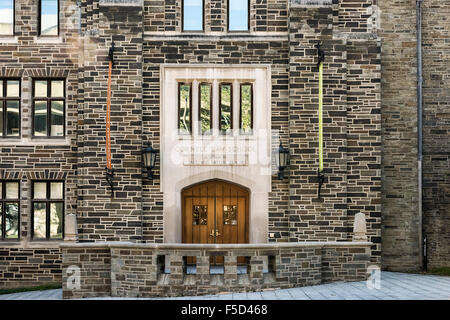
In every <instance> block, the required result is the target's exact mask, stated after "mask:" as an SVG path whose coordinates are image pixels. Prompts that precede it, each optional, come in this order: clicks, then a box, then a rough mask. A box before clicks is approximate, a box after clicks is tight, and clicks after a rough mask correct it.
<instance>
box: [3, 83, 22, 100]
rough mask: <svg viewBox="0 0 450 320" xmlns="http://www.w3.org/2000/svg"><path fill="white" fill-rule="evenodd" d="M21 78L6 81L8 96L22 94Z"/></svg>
mask: <svg viewBox="0 0 450 320" xmlns="http://www.w3.org/2000/svg"><path fill="white" fill-rule="evenodd" d="M19 87H20V85H19V80H8V81H6V96H7V97H18V96H20V89H19Z"/></svg>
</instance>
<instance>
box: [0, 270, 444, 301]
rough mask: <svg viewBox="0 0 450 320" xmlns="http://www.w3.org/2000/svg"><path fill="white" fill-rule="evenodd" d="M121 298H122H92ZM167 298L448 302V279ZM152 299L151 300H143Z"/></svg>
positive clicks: (16, 296)
mask: <svg viewBox="0 0 450 320" xmlns="http://www.w3.org/2000/svg"><path fill="white" fill-rule="evenodd" d="M61 299H62V291H61V289H56V290H45V291H31V292H23V293H13V294H5V295H0V300H61ZM98 299H102V300H103V299H108V300H110V299H113V300H115V299H118V300H119V299H120V300H122V299H124V298H111V297H105V298H96V299H95V300H98ZM170 299H181V300H185V299H189V300H190V299H195V300H199V299H201V300H280V299H281V300H450V277H441V276H432V275H419V274H407V273H397V272H381V281H380V288H379V289H369V288H367V285H366V282H365V281H361V282H335V283H329V284H322V285H317V286H310V287H302V288H294V289H283V290H271V291H263V292H248V293H231V294H220V295H208V296H201V297H180V298H170ZM147 300H153V299H147Z"/></svg>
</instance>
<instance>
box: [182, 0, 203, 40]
mask: <svg viewBox="0 0 450 320" xmlns="http://www.w3.org/2000/svg"><path fill="white" fill-rule="evenodd" d="M181 32H198V33H202V32H205V0H202V30H186V29H184V0H181Z"/></svg>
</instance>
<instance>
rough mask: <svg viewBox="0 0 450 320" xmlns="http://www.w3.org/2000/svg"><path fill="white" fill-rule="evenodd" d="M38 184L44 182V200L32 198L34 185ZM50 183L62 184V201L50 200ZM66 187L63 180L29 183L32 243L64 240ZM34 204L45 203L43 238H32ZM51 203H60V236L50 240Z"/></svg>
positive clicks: (32, 236) (33, 181) (32, 234)
mask: <svg viewBox="0 0 450 320" xmlns="http://www.w3.org/2000/svg"><path fill="white" fill-rule="evenodd" d="M36 182H37V183H39V182H41V183H42V182H45V183H46V188H45V192H46V198H45V199H35V198H34V184H35V183H36ZM52 182H62V185H63V186H62V188H63V194H62V199H61V200H58V199H51V198H50V192H51V190H50V188H51V183H52ZM65 199H66V186H65V181H64V180H32V181H31V215H30V216H31V232H30V233H31V240H32V241H61V240H64V224H65V217H66V201H65ZM35 203H45V204H46V206H45V238H35V237H34V204H35ZM51 203H62V204H63V206H62V226H61V228H62V232H61V233H62V235H61V238H51V237H50V204H51Z"/></svg>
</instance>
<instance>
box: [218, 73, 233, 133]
mask: <svg viewBox="0 0 450 320" xmlns="http://www.w3.org/2000/svg"><path fill="white" fill-rule="evenodd" d="M225 85H226V86H230V119H231V122H230V123H231V126H230V129H227V130H223V129H222V122H221V121H220V120H221V117H222V86H225ZM233 109H234V108H233V83H232V82H221V83H220V84H219V115H218V116H219V133H220V134H228V133H227V131H228V130H230V131H233V129H234V126H233V124H234V120H233V119H234V118H233Z"/></svg>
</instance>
